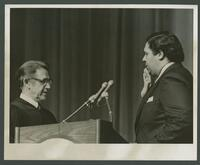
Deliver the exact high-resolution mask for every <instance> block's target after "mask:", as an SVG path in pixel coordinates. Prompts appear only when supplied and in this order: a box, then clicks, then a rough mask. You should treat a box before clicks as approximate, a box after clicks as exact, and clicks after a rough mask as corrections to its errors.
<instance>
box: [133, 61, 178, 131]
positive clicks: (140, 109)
mask: <svg viewBox="0 0 200 165" xmlns="http://www.w3.org/2000/svg"><path fill="white" fill-rule="evenodd" d="M178 66H180V64H173V65H171V66H170V67H169V68H167V69H166V70H165V72H164V73H163V74H162V75H161V76H160V78H159V79H158V81H157V82H156V83H154V84H153V85H152V87H151V88H150V89H149V91H148V92H147V94H146V95H145V96H144V97H143V98H142V100H141V102H140V104H139V108H138V111H137V116H136V121H135V128H136V131H137V124H138V122H139V120H140V116H141V113H142V109H143V106H144V104H145V103H146V102H147V100H148V98H149V97H150V96H151V95H152V93H153V91H154V90H155V88H156V87H157V86H158V84H159V83H160V80H161V79H162V78H163V76H164V75H165V74H166V73H167V72H169V71H170V70H171V69H173V68H174V67H178Z"/></svg>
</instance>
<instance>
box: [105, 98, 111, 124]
mask: <svg viewBox="0 0 200 165" xmlns="http://www.w3.org/2000/svg"><path fill="white" fill-rule="evenodd" d="M105 99H106V104H107V107H108V113H109V121H111V122H112V110H111V108H110V104H109V100H108V95H107V96H105Z"/></svg>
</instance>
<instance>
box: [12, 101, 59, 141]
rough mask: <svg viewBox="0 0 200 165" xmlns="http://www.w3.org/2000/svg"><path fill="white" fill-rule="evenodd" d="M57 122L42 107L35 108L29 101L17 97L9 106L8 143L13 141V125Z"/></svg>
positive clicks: (21, 125)
mask: <svg viewBox="0 0 200 165" xmlns="http://www.w3.org/2000/svg"><path fill="white" fill-rule="evenodd" d="M52 123H57V121H56V119H55V117H54V116H53V114H52V113H51V112H50V111H48V110H46V109H44V108H42V107H41V108H40V109H36V108H35V107H34V106H33V105H31V104H30V103H28V102H26V101H24V100H23V99H20V98H17V99H16V100H15V101H14V102H12V103H11V107H10V143H14V139H15V127H23V126H34V125H43V124H52Z"/></svg>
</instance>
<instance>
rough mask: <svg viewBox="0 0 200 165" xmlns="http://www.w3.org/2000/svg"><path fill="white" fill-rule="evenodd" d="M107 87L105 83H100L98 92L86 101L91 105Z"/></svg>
mask: <svg viewBox="0 0 200 165" xmlns="http://www.w3.org/2000/svg"><path fill="white" fill-rule="evenodd" d="M107 86H108V83H107V82H104V83H102V85H101V88H100V89H99V91H98V92H97V93H96V94H94V95H92V96H90V97H89V99H88V101H89V102H91V103H93V102H94V101H95V100H96V99H97V98H98V97H99V96H100V94H101V93H102V92H103V90H104V89H105V88H106V87H107Z"/></svg>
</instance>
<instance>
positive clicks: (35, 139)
mask: <svg viewBox="0 0 200 165" xmlns="http://www.w3.org/2000/svg"><path fill="white" fill-rule="evenodd" d="M51 138H64V139H66V140H69V141H71V142H73V143H99V120H87V121H76V122H62V123H58V124H48V125H39V126H28V127H16V128H15V143H41V142H43V141H45V140H47V139H51Z"/></svg>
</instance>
